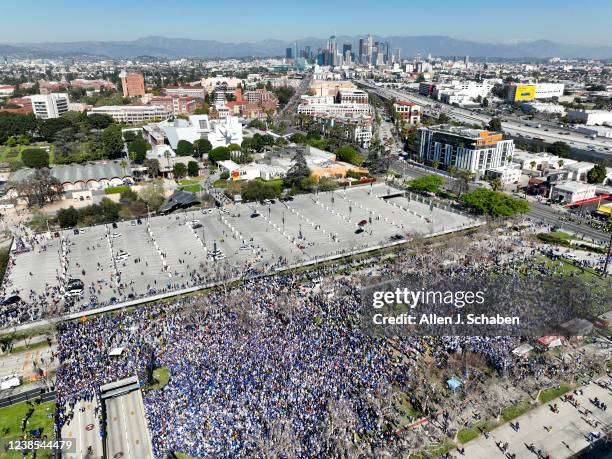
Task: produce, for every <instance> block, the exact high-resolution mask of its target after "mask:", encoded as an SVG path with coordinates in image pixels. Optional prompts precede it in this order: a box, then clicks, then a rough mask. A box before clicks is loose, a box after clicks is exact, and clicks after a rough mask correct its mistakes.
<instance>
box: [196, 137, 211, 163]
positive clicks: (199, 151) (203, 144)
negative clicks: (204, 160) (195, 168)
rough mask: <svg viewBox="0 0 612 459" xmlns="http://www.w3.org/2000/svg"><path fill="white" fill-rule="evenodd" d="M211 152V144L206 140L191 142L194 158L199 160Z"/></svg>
mask: <svg viewBox="0 0 612 459" xmlns="http://www.w3.org/2000/svg"><path fill="white" fill-rule="evenodd" d="M210 150H212V144H211V143H210V141H209V140H208V139H198V140H196V141H195V142H193V153H194V156H195V157H196V158H198V159H199V158H201V157H202V156H204V155H205V154H207V153H208V152H209V151H210Z"/></svg>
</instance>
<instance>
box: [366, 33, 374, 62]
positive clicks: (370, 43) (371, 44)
mask: <svg viewBox="0 0 612 459" xmlns="http://www.w3.org/2000/svg"><path fill="white" fill-rule="evenodd" d="M366 46H367V48H366V49H367V53H366V56H367V60H368V64H371V63H372V47H373V43H372V34H371V33H369V34H368V44H367V45H366Z"/></svg>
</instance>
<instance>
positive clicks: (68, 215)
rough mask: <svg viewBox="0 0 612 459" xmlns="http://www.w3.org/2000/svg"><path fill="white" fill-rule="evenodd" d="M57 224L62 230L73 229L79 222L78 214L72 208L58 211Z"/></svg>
mask: <svg viewBox="0 0 612 459" xmlns="http://www.w3.org/2000/svg"><path fill="white" fill-rule="evenodd" d="M57 222H58V223H59V225H60V227H62V228H73V227H75V226H76V225H77V223H78V222H79V212H78V211H77V210H76V209H75V208H74V207H73V206H70V207H68V209H60V210H58V211H57Z"/></svg>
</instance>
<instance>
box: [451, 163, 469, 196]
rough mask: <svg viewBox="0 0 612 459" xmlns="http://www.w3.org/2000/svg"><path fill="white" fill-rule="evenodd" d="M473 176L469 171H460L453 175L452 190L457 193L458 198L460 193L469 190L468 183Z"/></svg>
mask: <svg viewBox="0 0 612 459" xmlns="http://www.w3.org/2000/svg"><path fill="white" fill-rule="evenodd" d="M473 177H474V174H472V173H471V172H470V171H468V170H465V169H461V170H458V171H457V172H456V173H455V183H454V184H453V190H454V191H455V193H457V195H458V196H461V194H462V193H465V192H466V191H468V190H469V189H470V182H471V181H472V178H473Z"/></svg>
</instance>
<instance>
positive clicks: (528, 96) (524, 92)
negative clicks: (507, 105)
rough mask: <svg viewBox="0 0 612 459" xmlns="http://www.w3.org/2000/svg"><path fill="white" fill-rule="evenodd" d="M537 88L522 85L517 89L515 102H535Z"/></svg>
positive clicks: (530, 85)
mask: <svg viewBox="0 0 612 459" xmlns="http://www.w3.org/2000/svg"><path fill="white" fill-rule="evenodd" d="M535 89H536V88H535V86H534V85H532V84H520V85H518V86H517V87H516V92H515V93H514V100H533V99H535Z"/></svg>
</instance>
